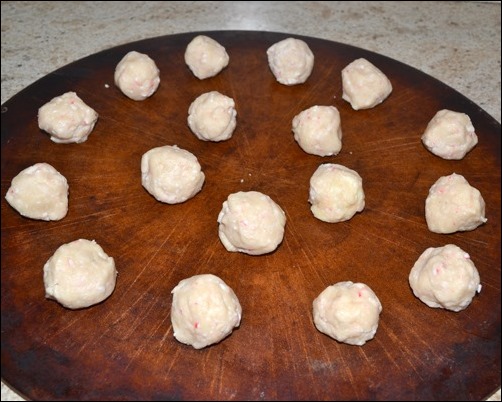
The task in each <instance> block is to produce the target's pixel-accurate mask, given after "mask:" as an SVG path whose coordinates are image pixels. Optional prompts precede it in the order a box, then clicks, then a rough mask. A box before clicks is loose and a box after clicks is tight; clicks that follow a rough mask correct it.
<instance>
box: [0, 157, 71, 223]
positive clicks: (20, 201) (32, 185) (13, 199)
mask: <svg viewBox="0 0 502 402" xmlns="http://www.w3.org/2000/svg"><path fill="white" fill-rule="evenodd" d="M68 189H69V187H68V182H67V180H66V178H65V177H64V176H63V175H62V174H61V173H59V172H58V171H57V170H56V169H55V168H54V167H52V166H51V165H49V164H48V163H36V164H34V165H33V166H30V167H28V168H26V169H24V170H22V171H21V172H19V174H18V175H17V176H16V177H14V178H13V179H12V182H11V186H10V187H9V190H7V194H6V195H5V199H6V200H7V202H8V203H9V204H10V205H11V206H12V207H13V208H14V209H15V210H16V211H17V212H19V213H20V214H21V215H22V216H25V217H27V218H31V219H40V220H44V221H58V220H60V219H63V218H64V217H65V216H66V214H67V213H68Z"/></svg>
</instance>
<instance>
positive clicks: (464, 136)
mask: <svg viewBox="0 0 502 402" xmlns="http://www.w3.org/2000/svg"><path fill="white" fill-rule="evenodd" d="M422 142H423V144H424V145H425V147H426V148H427V149H428V150H429V151H431V152H432V153H433V154H434V155H437V156H439V157H441V158H443V159H453V160H459V159H463V157H464V156H465V155H466V154H467V153H468V152H469V151H470V150H471V149H472V148H474V146H475V145H476V144H477V143H478V136H477V135H476V133H475V132H474V126H473V125H472V123H471V119H470V118H469V116H468V115H466V114H465V113H459V112H453V111H451V110H447V109H443V110H440V111H439V112H437V113H436V115H435V116H434V117H433V118H432V120H431V121H430V122H429V124H428V125H427V128H426V129H425V132H424V134H423V135H422Z"/></svg>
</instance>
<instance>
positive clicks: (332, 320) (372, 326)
mask: <svg viewBox="0 0 502 402" xmlns="http://www.w3.org/2000/svg"><path fill="white" fill-rule="evenodd" d="M313 310H314V324H315V326H316V328H317V329H318V330H319V331H321V332H322V333H323V334H326V335H328V336H330V337H331V338H333V339H336V340H337V341H338V342H343V343H347V344H349V345H358V346H361V345H364V344H365V343H366V342H367V341H369V340H370V339H373V337H374V336H375V333H376V331H377V328H378V321H379V319H380V313H381V312H382V305H381V303H380V300H378V297H377V296H376V295H375V293H374V292H373V290H371V289H370V288H369V287H368V286H367V285H365V284H364V283H353V282H351V281H346V282H338V283H336V284H334V285H332V286H328V287H327V288H326V289H325V290H324V291H323V292H322V293H321V294H320V295H319V296H318V297H317V298H316V299H315V300H314V303H313Z"/></svg>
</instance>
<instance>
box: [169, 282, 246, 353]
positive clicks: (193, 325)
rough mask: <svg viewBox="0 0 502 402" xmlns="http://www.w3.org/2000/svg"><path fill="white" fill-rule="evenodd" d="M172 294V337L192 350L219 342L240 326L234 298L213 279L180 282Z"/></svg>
mask: <svg viewBox="0 0 502 402" xmlns="http://www.w3.org/2000/svg"><path fill="white" fill-rule="evenodd" d="M171 293H172V294H173V303H172V306H171V322H172V325H173V331H174V337H175V338H176V339H177V340H178V341H179V342H181V343H185V344H187V345H191V346H193V347H194V348H195V349H202V348H205V347H206V346H209V345H212V344H215V343H218V342H220V341H221V340H222V339H224V338H226V337H227V336H228V335H230V334H231V333H232V331H233V329H234V328H236V327H238V326H239V324H240V322H241V316H242V308H241V305H240V304H239V300H238V299H237V296H236V295H235V293H234V291H233V290H232V289H231V288H230V287H229V286H228V285H227V284H226V283H225V282H223V280H221V279H220V278H218V277H217V276H215V275H211V274H203V275H195V276H192V277H191V278H188V279H183V280H182V281H181V282H180V283H179V284H178V285H177V286H176V287H175V288H174V289H173V290H172V292H171Z"/></svg>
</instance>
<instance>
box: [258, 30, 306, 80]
mask: <svg viewBox="0 0 502 402" xmlns="http://www.w3.org/2000/svg"><path fill="white" fill-rule="evenodd" d="M267 56H268V65H269V67H270V70H272V73H273V74H274V76H275V78H276V80H277V81H278V82H280V83H281V84H284V85H297V84H303V83H304V82H305V81H307V78H309V77H310V74H311V73H312V69H313V68H314V54H313V53H312V51H311V50H310V48H309V46H308V45H307V44H306V43H305V42H304V41H302V40H300V39H294V38H287V39H284V40H281V41H280V42H277V43H275V44H274V45H272V46H271V47H269V48H268V50H267Z"/></svg>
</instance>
